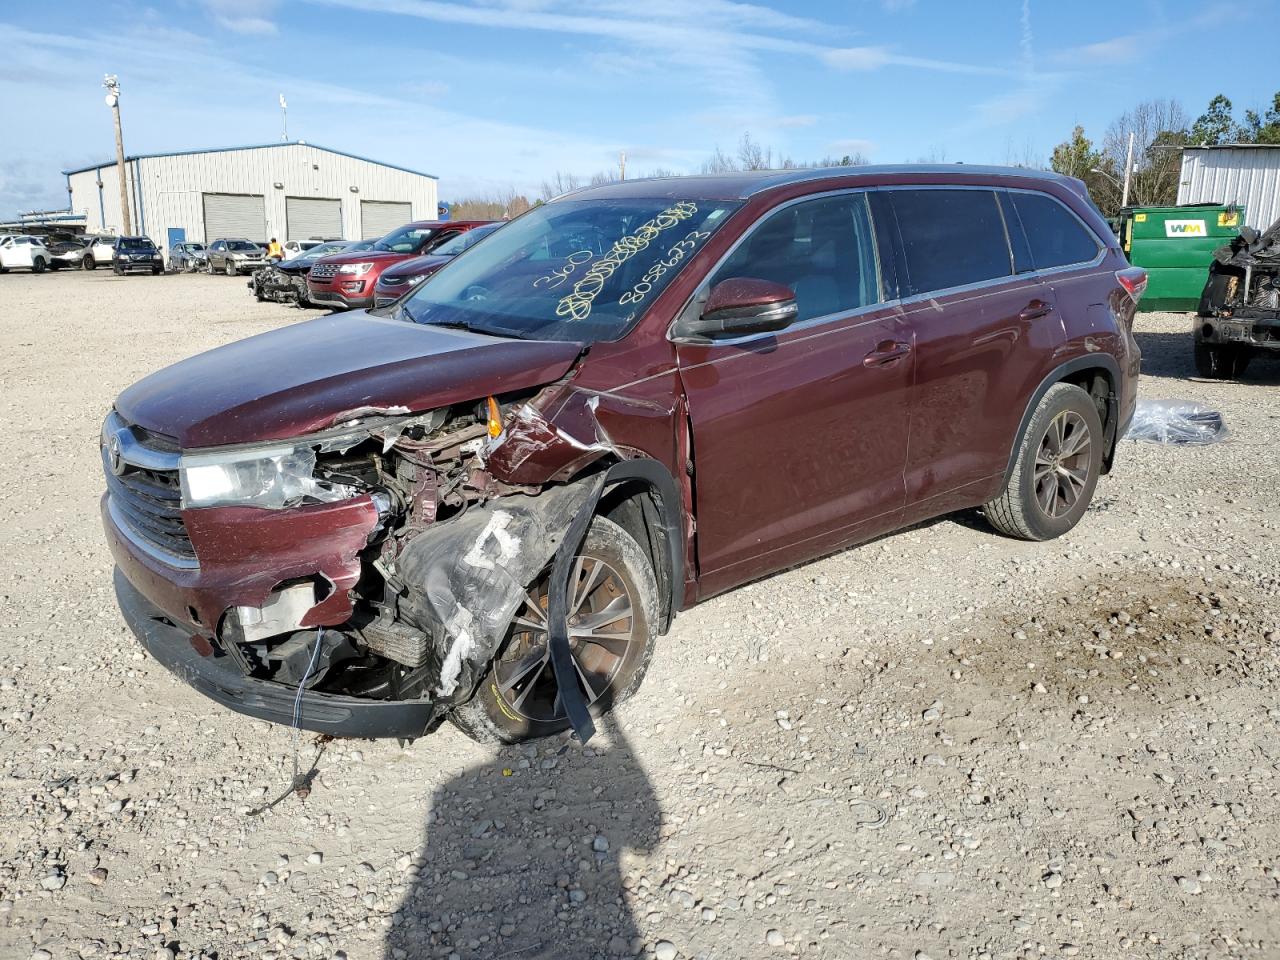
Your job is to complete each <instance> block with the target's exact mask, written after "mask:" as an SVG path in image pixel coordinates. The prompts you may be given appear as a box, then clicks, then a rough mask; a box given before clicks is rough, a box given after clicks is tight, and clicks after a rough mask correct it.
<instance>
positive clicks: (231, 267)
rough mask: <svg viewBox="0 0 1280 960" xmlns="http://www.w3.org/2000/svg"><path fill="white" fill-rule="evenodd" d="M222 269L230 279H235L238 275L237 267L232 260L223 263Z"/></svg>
mask: <svg viewBox="0 0 1280 960" xmlns="http://www.w3.org/2000/svg"><path fill="white" fill-rule="evenodd" d="M222 269H223V270H224V271H225V272H226V274H227V276H228V277H234V276H235V275H236V265H235V264H234V263H232V262H231V261H230V260H224V261H223V263H222Z"/></svg>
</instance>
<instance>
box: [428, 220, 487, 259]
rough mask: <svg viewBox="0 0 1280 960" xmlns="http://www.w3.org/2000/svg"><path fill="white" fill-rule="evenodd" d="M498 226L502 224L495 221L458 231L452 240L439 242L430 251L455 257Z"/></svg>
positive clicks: (434, 254) (438, 254) (433, 253)
mask: <svg viewBox="0 0 1280 960" xmlns="http://www.w3.org/2000/svg"><path fill="white" fill-rule="evenodd" d="M500 226H502V224H500V223H495V224H493V225H492V226H489V227H476V228H475V229H474V230H468V231H467V232H466V233H460V234H458V235H457V236H456V237H454V238H453V239H452V240H448V241H446V242H444V243H442V244H440V246H438V247H436V248H435V249H434V250H432V251H431V253H432V255H433V256H441V257H456V256H457V255H458V254H460V253H461V252H462V251H463V250H467V249H469V248H470V247H473V246H475V245H476V244H477V243H479V242H480V241H481V240H483V239H484V238H485V237H487V236H488V235H489V234H491V233H493V231H495V230H497V229H498V227H500Z"/></svg>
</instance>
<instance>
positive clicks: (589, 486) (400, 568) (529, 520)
mask: <svg viewBox="0 0 1280 960" xmlns="http://www.w3.org/2000/svg"><path fill="white" fill-rule="evenodd" d="M604 482H605V478H604V475H603V474H596V475H593V476H589V477H584V478H582V479H580V480H577V481H575V482H574V483H572V484H565V485H557V486H551V487H548V488H546V489H545V490H543V491H542V492H541V493H539V494H538V495H537V496H532V497H530V496H522V495H513V496H508V497H502V498H499V499H496V500H491V501H490V502H488V503H486V504H485V505H483V506H477V507H471V508H470V509H468V510H467V512H466V513H465V514H463V515H462V516H461V517H457V518H455V519H452V520H449V521H447V522H445V523H441V524H439V525H438V526H433V527H430V528H428V529H427V530H426V531H424V532H423V533H422V534H421V535H419V536H418V537H417V538H415V539H414V540H413V541H412V542H410V543H409V544H408V545H407V546H406V547H405V548H404V551H403V552H402V553H401V554H400V557H399V558H398V559H397V561H396V573H397V576H398V577H399V578H400V579H401V580H402V581H403V582H404V583H406V584H408V585H409V586H408V587H407V593H406V595H405V596H403V597H402V598H401V599H400V615H401V617H402V618H404V619H405V620H407V621H409V622H410V623H412V624H413V625H415V626H416V627H417V628H418V629H420V630H422V631H423V632H424V633H426V634H427V636H429V637H430V638H431V642H432V646H433V655H432V656H431V658H430V660H431V661H434V663H432V664H431V665H432V666H434V667H435V668H436V670H437V671H438V676H439V680H438V683H437V686H436V688H435V689H434V690H433V693H434V694H435V695H436V696H438V697H442V698H451V699H453V700H465V699H466V698H467V697H468V696H469V695H470V694H471V693H472V691H474V690H475V688H476V685H477V684H478V683H479V682H480V680H481V679H482V678H483V676H484V674H485V671H486V670H487V669H488V664H489V661H490V660H492V658H493V656H494V654H495V653H496V652H497V650H498V646H499V645H500V644H501V643H502V640H503V638H504V636H505V634H506V631H507V627H508V625H509V624H510V623H511V619H512V617H513V616H515V614H516V611H517V610H519V608H520V606H521V604H522V603H523V602H524V599H525V590H526V589H527V587H528V585H529V584H530V583H532V582H533V581H534V580H535V579H537V576H538V574H539V573H541V572H542V571H543V570H544V569H545V568H546V567H547V565H548V564H549V563H550V562H551V558H552V556H553V555H554V553H555V551H556V548H557V547H558V546H559V544H560V540H561V538H562V537H563V536H564V535H565V532H566V531H567V530H568V529H569V525H570V523H571V522H572V520H573V518H574V516H575V514H577V512H578V511H579V510H580V509H581V508H582V506H583V504H585V503H586V502H587V501H588V500H594V499H595V498H596V497H597V496H598V495H599V492H600V490H601V488H602V487H603V486H604Z"/></svg>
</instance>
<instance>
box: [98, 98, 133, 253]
mask: <svg viewBox="0 0 1280 960" xmlns="http://www.w3.org/2000/svg"><path fill="white" fill-rule="evenodd" d="M102 85H103V86H104V87H106V88H107V96H106V101H107V106H108V107H110V108H111V115H112V117H113V118H114V119H115V122H116V173H118V174H119V175H120V218H121V223H122V225H123V227H124V230H123V231H122V232H123V234H124V235H125V236H126V237H127V236H130V235H132V234H133V219H132V218H131V217H130V216H129V188H128V186H127V185H126V183H125V177H126V176H127V175H128V171H127V170H125V166H124V134H123V133H121V132H120V80H119V78H117V77H116V75H115V74H114V73H109V74H107V75H106V77H104V78H103V80H102ZM106 228H107V225H106V224H105V223H104V224H103V225H102V229H104V230H105V229H106Z"/></svg>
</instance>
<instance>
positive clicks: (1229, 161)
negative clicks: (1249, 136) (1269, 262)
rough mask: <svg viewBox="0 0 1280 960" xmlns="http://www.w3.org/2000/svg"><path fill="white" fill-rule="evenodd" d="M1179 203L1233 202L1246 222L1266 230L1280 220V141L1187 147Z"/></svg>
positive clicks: (1179, 190) (1258, 228) (1183, 157)
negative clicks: (1242, 210) (1241, 210)
mask: <svg viewBox="0 0 1280 960" xmlns="http://www.w3.org/2000/svg"><path fill="white" fill-rule="evenodd" d="M1178 203H1179V204H1184V203H1234V204H1238V205H1241V206H1243V207H1244V222H1245V223H1246V224H1247V225H1248V226H1251V227H1253V228H1254V229H1257V230H1265V229H1267V227H1269V226H1271V224H1273V223H1275V222H1276V221H1277V220H1280V145H1271V144H1260V143H1237V144H1227V145H1225V146H1220V147H1186V148H1185V149H1184V150H1183V151H1182V175H1181V176H1180V177H1179V178H1178Z"/></svg>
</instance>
